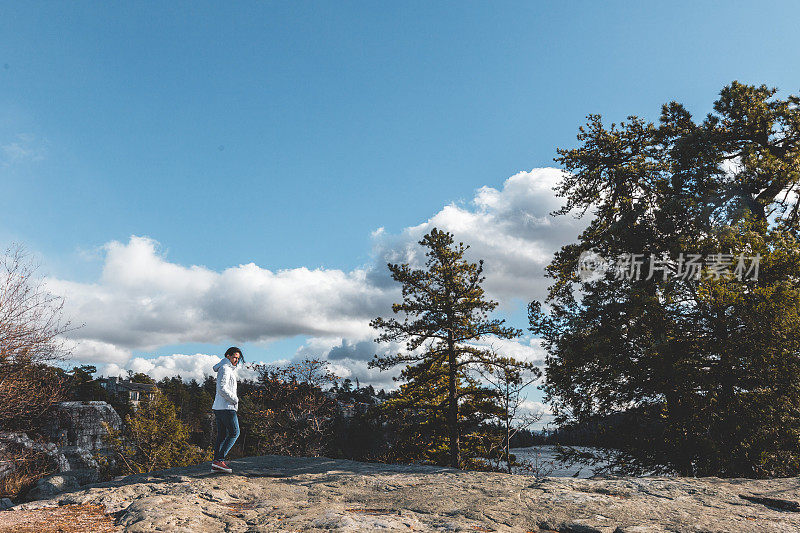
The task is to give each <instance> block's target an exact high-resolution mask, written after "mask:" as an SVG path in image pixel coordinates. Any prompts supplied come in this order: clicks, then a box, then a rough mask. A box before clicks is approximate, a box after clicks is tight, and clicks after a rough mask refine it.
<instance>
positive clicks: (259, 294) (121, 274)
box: [46, 168, 588, 387]
mask: <svg viewBox="0 0 800 533" xmlns="http://www.w3.org/2000/svg"><path fill="white" fill-rule="evenodd" d="M561 176H562V171H560V170H558V169H554V168H542V169H534V170H531V171H529V172H520V173H518V174H515V175H514V176H511V177H510V178H508V179H507V180H506V181H505V183H504V184H503V187H502V189H495V188H492V187H481V188H480V189H478V190H477V191H476V194H475V196H474V198H473V199H472V201H471V203H469V204H467V205H456V204H450V205H447V206H445V207H444V208H442V209H441V210H440V211H439V212H438V213H436V214H435V215H434V216H432V217H431V218H430V219H429V220H428V221H426V222H424V223H422V224H419V225H417V226H413V227H409V228H406V229H405V230H403V231H402V232H401V233H399V234H389V233H387V232H386V231H385V230H384V229H383V228H379V229H377V230H375V231H373V232H372V243H373V250H372V253H373V262H372V264H370V265H366V266H364V267H362V268H357V269H353V270H351V271H349V272H345V271H342V270H336V269H321V268H317V269H313V270H312V269H308V268H305V267H300V268H293V269H285V270H277V271H272V270H269V269H265V268H261V267H259V266H257V265H255V264H253V263H249V264H244V265H238V266H231V267H230V268H227V269H225V270H223V271H215V270H211V269H208V268H206V267H204V266H199V265H192V266H184V265H180V264H177V263H175V262H172V261H170V260H169V259H168V258H167V257H166V255H165V254H164V253H163V252H162V251H161V250H160V249H159V243H158V242H157V241H155V240H153V239H151V238H148V237H144V236H132V237H130V239H129V241H128V242H127V243H122V242H118V241H112V242H109V243H108V244H106V245H105V247H104V248H103V255H102V258H103V270H102V275H101V276H100V277H99V279H97V281H96V282H94V283H78V282H73V281H69V280H62V279H54V278H51V279H48V280H46V281H47V284H48V287H49V289H50V290H51V291H52V292H53V293H55V294H58V295H62V296H65V297H66V305H65V312H66V313H67V315H68V316H69V317H70V318H71V319H72V320H73V323H77V324H80V323H83V324H85V326H84V327H82V328H80V329H78V330H76V331H74V332H73V333H72V337H71V338H72V339H73V340H76V341H80V344H79V345H78V348H77V349H76V352H75V353H76V359H80V360H81V361H82V362H101V363H109V366H108V367H107V368H109V369H118V370H122V369H127V368H131V369H134V366H135V367H136V369H147V371H148V372H154V373H156V374H157V375H158V376H161V377H163V375H168V374H169V373H170V372H174V373H179V372H182V374H181V375H184V374H183V373H185V374H186V376H189V375H191V376H195V377H199V376H201V375H202V372H203V370H202V369H200V367H196V366H193V365H194V364H195V362H196V361H202V357H200V356H197V355H195V356H184V355H181V354H175V355H171V356H161V357H157V358H155V359H147V358H136V359H133V360H130V355H129V354H130V353H131V352H132V351H156V350H158V349H159V348H161V347H163V346H171V345H179V344H183V343H209V344H240V343H241V344H244V343H267V342H270V341H274V340H278V339H282V338H287V337H292V336H296V335H305V336H308V337H310V340H309V341H308V342H307V343H306V344H305V345H304V346H301V347H300V348H299V349H298V351H297V353H296V354H295V356H294V359H297V358H302V356H304V355H313V356H317V357H320V356H323V357H327V358H329V359H330V360H331V362H332V363H333V364H335V365H337V368H338V369H339V371H340V372H341V373H342V374H345V373H347V372H349V375H348V376H343V377H351V379H354V378H355V377H358V378H359V380H360V381H362V382H364V383H373V384H377V383H383V384H385V385H387V386H390V387H393V386H394V384H393V382H392V381H391V375H396V374H397V373H399V369H397V370H395V371H394V372H380V371H379V370H377V369H368V368H367V366H366V365H367V361H368V359H371V355H372V353H375V349H376V346H375V345H374V344H373V343H372V340H373V339H374V337H375V336H376V334H377V332H375V331H374V330H372V329H371V328H370V327H369V321H370V320H371V319H372V318H374V317H376V316H390V315H391V314H392V313H391V304H392V303H393V302H397V301H399V300H400V298H401V296H400V290H399V286H398V284H397V283H396V282H394V281H393V280H391V278H390V277H389V275H388V271H387V269H386V266H385V265H386V262H409V263H411V264H412V265H416V266H419V265H421V264H422V263H424V255H423V251H422V250H421V248H420V247H419V246H418V244H417V241H419V240H420V239H421V238H422V236H423V235H424V234H425V233H427V232H428V231H430V229H431V228H433V227H438V228H439V229H443V230H448V231H451V232H452V233H454V235H455V237H456V239H457V241H463V242H464V243H466V244H469V245H470V246H471V248H470V250H469V251H468V259H470V260H472V261H476V260H477V259H479V258H482V259H484V260H485V272H484V273H485V275H486V282H485V284H484V287H485V288H486V289H487V292H488V294H489V296H490V297H491V298H493V299H496V300H498V301H499V302H500V303H501V306H502V307H504V308H506V309H514V308H515V307H516V308H518V306H519V305H521V304H524V303H526V302H528V301H530V300H531V299H534V298H536V299H543V298H544V297H545V295H546V288H547V286H548V285H549V282H548V280H546V279H545V278H544V275H543V274H544V271H543V268H544V266H545V265H546V264H547V263H548V262H549V261H550V259H551V257H552V254H553V252H554V251H555V250H557V249H558V248H559V247H560V246H561V245H563V244H565V243H566V242H570V241H574V240H575V238H576V237H577V235H578V234H579V233H580V231H581V230H582V229H583V228H584V227H585V226H586V225H587V223H588V221H587V220H585V219H581V220H577V219H575V218H573V217H572V216H570V215H566V216H560V217H557V218H554V217H551V216H550V215H549V213H550V212H551V211H554V210H556V209H558V208H560V207H561V205H562V203H563V200H562V199H560V198H557V197H556V196H555V194H554V192H553V190H552V188H553V186H554V185H555V184H556V183H557V182H558V181H559V180H560V179H561ZM516 326H517V327H524V325H522V324H516ZM495 344H497V345H498V346H499V348H502V350H503V351H504V352H505V353H508V354H509V355H514V356H515V357H520V358H527V359H529V360H535V361H536V362H537V364H541V361H542V359H543V352H542V350H541V348H540V347H539V346H538V344H536V343H535V342H533V341H532V340H531V339H528V338H526V339H523V340H521V341H520V342H516V341H495ZM400 348H401V347H399V346H393V347H383V348H382V349H384V350H386V349H391V350H398V349H400ZM371 352H372V353H371ZM190 357H191V358H194V359H185V358H190ZM148 361H150V363H148ZM154 361H158V362H157V363H156V362H154ZM198 364H199V363H198ZM202 364H205V363H202ZM111 365H116V366H111ZM132 365H133V366H132ZM149 365H152V367H150V366H149ZM154 377H155V376H154Z"/></svg>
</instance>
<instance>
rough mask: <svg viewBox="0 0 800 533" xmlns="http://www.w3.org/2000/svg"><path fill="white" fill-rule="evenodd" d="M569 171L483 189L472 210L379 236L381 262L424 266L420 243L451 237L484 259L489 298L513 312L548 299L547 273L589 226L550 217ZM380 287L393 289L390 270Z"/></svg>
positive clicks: (522, 175)
mask: <svg viewBox="0 0 800 533" xmlns="http://www.w3.org/2000/svg"><path fill="white" fill-rule="evenodd" d="M562 177H563V171H561V170H559V169H556V168H538V169H533V170H531V171H527V172H519V173H517V174H515V175H513V176H511V177H510V178H508V179H507V180H506V181H505V183H504V184H503V188H502V189H501V190H498V189H495V188H492V187H481V188H480V189H478V190H477V192H476V194H475V197H474V198H473V200H472V202H471V203H470V204H468V205H466V206H463V205H457V204H450V205H447V206H445V207H444V208H443V209H442V210H441V211H439V212H438V213H436V214H435V215H434V216H433V217H431V218H430V219H429V220H428V221H426V222H424V223H422V224H419V225H417V226H413V227H409V228H406V229H405V230H404V231H403V232H402V233H401V234H399V235H389V234H387V233H386V232H385V231H384V230H382V229H379V230H378V231H376V232H373V234H372V238H373V241H374V243H375V245H374V250H375V255H376V262H377V263H378V264H379V265H384V264H385V263H387V262H391V263H398V262H399V263H402V262H408V263H410V264H414V265H418V266H419V265H422V264H423V263H424V260H425V257H424V255H423V252H422V251H421V250H420V249H419V247H418V246H416V243H417V242H418V241H419V240H420V239H421V238H422V237H423V235H425V234H426V233H428V232H429V231H430V230H431V229H432V228H434V227H436V228H438V229H443V230H447V231H450V232H451V233H452V234H453V235H454V236H455V237H456V240H457V241H462V242H464V243H465V244H468V245H469V246H470V249H469V250H468V252H467V257H468V258H469V259H470V260H472V261H477V260H478V259H484V261H485V266H484V272H485V275H486V282H485V284H484V287H485V289H486V291H487V293H488V294H489V295H490V296H491V297H493V298H494V299H496V300H498V301H499V302H500V303H501V305H503V306H505V307H508V306H510V305H513V304H514V303H515V302H516V301H517V299H522V300H524V301H529V300H532V299H543V298H544V297H545V296H546V289H547V286H548V285H549V283H548V281H547V280H546V279H545V278H544V267H545V266H547V264H548V263H549V262H550V259H551V258H552V256H553V253H554V252H555V251H556V250H558V249H559V248H560V247H561V246H562V245H564V244H566V243H568V242H571V241H574V240H576V238H577V236H578V235H579V234H580V232H581V231H582V230H583V229H584V228H585V227H586V226H587V225H588V220H587V219H586V218H585V217H584V218H581V219H577V218H575V217H573V216H572V215H570V214H568V215H561V216H558V217H552V216H550V214H549V213H550V212H552V211H555V210H557V209H559V208H560V207H561V206H562V205H563V203H564V201H563V199H562V198H559V197H557V196H556V195H555V193H554V191H553V187H554V186H555V185H556V184H557V183H558V182H559V181H560V180H561V179H562ZM372 274H373V277H372V278H371V279H372V280H373V282H374V283H376V284H377V285H384V284H387V283H389V281H387V280H388V274H387V273H386V272H385V269H379V270H375V271H374V272H373V273H372Z"/></svg>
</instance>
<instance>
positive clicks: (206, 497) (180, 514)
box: [0, 456, 800, 533]
mask: <svg viewBox="0 0 800 533" xmlns="http://www.w3.org/2000/svg"><path fill="white" fill-rule="evenodd" d="M230 464H231V466H232V467H233V469H234V474H229V475H226V474H212V473H211V472H210V471H209V467H208V465H207V464H205V465H201V466H196V467H189V468H180V469H172V470H166V471H163V472H157V473H151V474H148V475H138V476H129V477H126V478H123V479H120V480H118V481H115V482H110V483H104V484H98V485H94V486H92V487H91V488H82V489H81V490H77V491H74V492H71V493H67V494H62V495H61V496H59V497H58V498H57V499H52V500H46V501H39V502H31V503H27V504H23V505H18V506H16V507H15V508H14V509H21V510H25V509H36V508H41V507H47V506H56V505H59V504H61V505H64V504H85V503H91V504H102V505H104V506H105V507H106V509H107V510H108V512H110V513H116V515H115V516H116V520H117V524H118V525H119V527H120V528H121V529H124V530H125V531H131V532H143V531H176V532H177V531H185V532H204V531H209V532H211V531H232V532H235V531H241V532H245V531H387V532H388V531H497V532H512V531H513V532H527V531H536V532H539V531H551V532H552V531H557V532H562V533H579V532H582V533H597V532H602V533H655V532H667V531H669V532H695V533H696V532H700V531H702V532H720V533H722V532H725V533H730V532H738V531H741V532H754V531H758V532H796V531H800V512H799V511H800V504H798V501H800V481H798V480H797V479H796V478H792V479H776V480H745V479H727V480H726V479H718V478H700V479H687V478H625V479H571V478H545V479H541V480H537V479H535V478H533V477H530V476H523V475H509V474H500V473H484V472H464V471H458V470H453V469H449V468H437V467H430V466H405V465H385V464H374V463H357V462H353V461H345V460H333V459H326V458H304V457H299V458H298V457H281V456H264V457H252V458H247V459H242V460H238V461H231V462H230ZM13 512H15V511H14V510H11V511H4V512H3V513H13ZM2 516H3V515H2V513H0V522H2V520H3V518H2Z"/></svg>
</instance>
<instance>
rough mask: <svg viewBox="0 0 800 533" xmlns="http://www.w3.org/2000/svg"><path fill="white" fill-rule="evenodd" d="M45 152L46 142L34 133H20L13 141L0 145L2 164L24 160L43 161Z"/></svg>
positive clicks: (8, 164)
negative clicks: (38, 139)
mask: <svg viewBox="0 0 800 533" xmlns="http://www.w3.org/2000/svg"><path fill="white" fill-rule="evenodd" d="M44 154H45V147H44V143H42V142H39V141H37V139H36V138H35V137H34V136H33V135H29V134H26V133H20V134H19V135H17V136H16V138H15V139H14V140H13V141H10V142H7V143H5V144H2V145H0V164H2V165H3V166H6V167H7V166H10V165H12V164H14V163H19V162H22V161H41V160H42V159H44Z"/></svg>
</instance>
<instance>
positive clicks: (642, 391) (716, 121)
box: [529, 82, 800, 476]
mask: <svg viewBox="0 0 800 533" xmlns="http://www.w3.org/2000/svg"><path fill="white" fill-rule="evenodd" d="M775 94H776V90H775V89H767V88H766V87H764V86H761V87H755V86H748V85H743V84H740V83H737V82H734V83H732V84H731V85H729V86H728V87H725V88H724V89H723V90H722V92H721V95H720V98H719V99H718V100H717V102H716V103H715V105H714V110H715V112H714V113H712V114H709V115H708V116H707V117H706V118H705V120H704V121H703V122H701V123H696V122H694V120H693V119H692V117H691V115H690V114H689V112H688V111H687V110H686V109H685V108H684V107H683V106H682V105H680V104H678V103H676V102H672V103H669V104H667V105H665V106H663V108H662V114H661V119H660V123H659V124H658V125H654V124H652V123H646V122H645V121H643V120H641V119H639V118H637V117H629V120H628V122H627V123H622V124H620V126H619V127H617V126H616V125H615V124H612V125H611V128H606V127H604V126H603V124H602V121H601V119H600V117H599V116H594V115H591V116H590V117H589V123H588V125H587V127H586V128H581V129H580V134H579V135H578V140H579V141H580V142H581V146H580V147H578V148H575V149H570V150H559V155H560V157H559V158H558V159H557V160H558V161H559V162H560V163H562V165H563V166H564V167H565V169H566V170H567V171H569V174H567V175H566V176H565V178H564V180H563V181H562V183H561V184H560V185H559V187H558V193H559V194H560V195H561V196H563V197H565V198H566V199H567V201H566V203H565V205H564V207H563V208H562V209H561V210H559V211H557V212H556V213H554V214H556V215H558V214H565V213H568V212H570V211H571V210H572V209H580V210H581V213H585V212H586V211H587V210H588V209H589V208H594V214H595V218H594V219H593V220H592V221H591V223H590V225H589V227H588V228H587V229H586V230H585V231H584V232H583V233H582V234H581V235H580V242H578V243H575V244H569V245H567V246H564V247H563V248H562V249H561V250H560V251H559V252H558V253H556V255H555V257H554V259H553V261H552V263H551V264H550V265H549V266H548V267H547V272H548V275H549V276H550V277H552V278H554V279H555V282H554V284H553V285H552V286H551V287H550V292H549V295H548V298H547V300H546V301H547V302H548V303H549V304H550V311H549V312H548V313H545V312H544V311H543V308H542V304H541V302H538V301H534V302H531V305H530V307H529V318H530V323H531V331H533V332H534V333H536V334H538V335H540V336H542V337H543V339H544V340H545V347H546V348H547V350H548V356H547V360H546V363H547V377H546V382H545V391H546V393H547V399H548V400H549V401H550V402H551V403H552V405H553V408H554V411H555V414H556V420H557V421H558V422H559V423H562V424H566V423H572V424H577V425H579V426H580V425H581V424H584V425H586V424H595V423H597V422H598V421H603V420H606V421H610V422H611V426H610V427H613V428H614V429H613V430H609V431H606V432H605V433H603V431H602V430H601V431H600V434H601V440H602V441H603V442H601V444H603V443H604V444H608V445H613V446H616V447H618V448H619V449H620V453H618V454H616V457H615V458H614V462H612V467H618V469H619V470H621V471H622V472H624V473H631V474H637V473H642V472H652V471H659V470H661V471H677V472H679V473H682V474H686V475H725V476H767V475H789V474H791V475H795V474H797V473H798V472H800V439H798V436H800V349H798V347H800V320H798V317H800V307H798V302H799V301H800V299H799V298H798V297H799V296H800V293H798V290H797V281H798V280H800V266H799V263H798V258H799V257H800V245H799V244H798V241H797V236H798V228H799V227H800V220H799V219H798V205H800V202H798V195H797V191H796V190H795V189H796V186H797V184H798V181H799V180H800V109H798V104H800V100H799V99H798V98H797V97H795V96H789V97H788V98H787V99H785V100H781V99H777V98H774V95H775ZM590 250H591V251H594V252H596V253H597V254H599V255H600V256H601V257H602V258H604V259H606V260H609V261H612V262H613V261H614V260H615V259H618V258H621V257H625V254H641V256H640V257H641V258H643V259H644V260H645V261H644V263H643V265H642V267H643V270H642V272H641V275H640V276H638V277H637V276H635V275H634V272H633V271H632V269H631V268H630V267H631V266H632V263H628V264H626V265H625V267H626V270H627V272H626V273H624V274H623V275H620V273H621V272H620V271H619V270H615V269H613V268H612V269H609V270H608V271H607V272H605V274H602V272H600V273H601V275H599V276H595V277H590V278H584V279H581V278H580V277H579V276H578V275H577V273H576V266H577V265H578V262H579V258H580V256H581V254H582V253H583V252H586V251H590ZM650 254H653V255H652V256H651V255H650ZM661 254H666V257H667V258H669V259H668V260H666V261H664V262H663V263H661V264H660V265H659V263H658V262H654V259H656V260H657V259H659V258H661V257H662V255H661ZM681 254H683V255H681ZM690 254H696V257H698V258H700V260H699V261H698V262H699V266H700V268H701V269H700V270H699V271H698V275H695V273H692V274H690V275H686V274H687V272H686V267H687V262H686V261H685V260H686V259H689V258H691V255H690ZM717 254H727V255H726V256H718V255H717ZM757 254H758V255H760V259H759V260H760V270H759V272H758V276H757V279H751V278H752V277H753V276H752V274H751V275H750V276H747V275H743V276H738V277H734V276H733V274H734V273H735V268H736V267H737V266H738V265H737V259H736V258H739V257H740V256H742V255H745V256H747V257H748V258H750V259H749V260H748V264H747V267H748V269H749V268H752V267H753V261H754V259H753V258H754V257H756V256H757ZM627 257H628V258H630V257H631V256H630V255H627ZM715 257H716V264H717V267H718V266H720V263H722V262H724V261H729V262H730V263H729V264H728V265H727V266H725V267H724V269H723V271H722V272H721V273H720V272H718V271H717V270H716V267H714V264H715V259H714V258H715ZM647 258H649V259H647ZM681 259H684V261H683V263H681ZM654 263H655V265H657V267H656V269H655V270H654V269H653V268H652V267H653V265H654ZM661 267H663V268H661ZM679 269H682V270H683V272H682V274H683V275H679V274H681V272H679ZM726 270H727V272H725V271H726ZM719 274H721V275H719Z"/></svg>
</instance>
